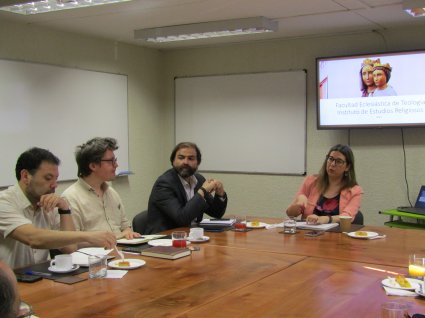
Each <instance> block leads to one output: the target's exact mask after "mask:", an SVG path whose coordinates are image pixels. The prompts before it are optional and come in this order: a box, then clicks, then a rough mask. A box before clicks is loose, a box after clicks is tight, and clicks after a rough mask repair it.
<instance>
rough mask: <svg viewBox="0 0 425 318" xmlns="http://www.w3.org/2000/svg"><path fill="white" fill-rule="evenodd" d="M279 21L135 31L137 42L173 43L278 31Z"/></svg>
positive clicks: (238, 21)
mask: <svg viewBox="0 0 425 318" xmlns="http://www.w3.org/2000/svg"><path fill="white" fill-rule="evenodd" d="M277 27H278V23H277V21H272V20H270V19H267V18H265V17H253V18H243V19H234V20H222V21H211V22H201V23H194V24H181V25H173V26H165V27H159V28H151V29H140V30H136V31H134V38H135V39H136V40H139V39H141V40H145V41H148V42H171V41H184V40H194V39H205V38H213V37H220V36H230V35H241V34H254V33H264V32H275V31H277Z"/></svg>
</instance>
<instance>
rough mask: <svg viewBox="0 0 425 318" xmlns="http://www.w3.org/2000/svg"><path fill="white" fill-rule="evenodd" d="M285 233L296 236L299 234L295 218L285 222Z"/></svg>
mask: <svg viewBox="0 0 425 318" xmlns="http://www.w3.org/2000/svg"><path fill="white" fill-rule="evenodd" d="M283 233H287V234H295V233H297V221H296V220H295V218H293V217H288V218H286V219H284V220H283Z"/></svg>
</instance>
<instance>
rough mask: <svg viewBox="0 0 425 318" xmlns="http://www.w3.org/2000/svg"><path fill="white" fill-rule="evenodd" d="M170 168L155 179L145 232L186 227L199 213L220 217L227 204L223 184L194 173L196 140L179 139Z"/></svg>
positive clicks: (197, 152)
mask: <svg viewBox="0 0 425 318" xmlns="http://www.w3.org/2000/svg"><path fill="white" fill-rule="evenodd" d="M170 161H171V164H172V166H173V168H171V169H169V170H167V171H166V172H165V173H164V174H163V175H161V176H160V177H159V178H158V179H157V180H156V182H155V184H154V186H153V188H152V192H151V195H150V197H149V204H148V221H147V226H146V233H148V234H152V233H158V232H161V231H165V230H169V229H173V228H177V227H188V226H190V225H191V223H192V222H193V221H195V222H199V221H200V220H202V217H203V214H204V213H207V214H208V215H210V216H212V217H214V218H221V217H222V216H223V215H224V213H225V211H226V207H227V195H226V192H225V191H224V187H223V184H222V183H221V182H220V181H219V180H216V179H209V180H206V179H205V178H204V177H203V176H202V175H200V174H199V173H196V171H197V169H198V166H199V164H200V163H201V152H200V150H199V148H198V147H197V146H196V144H194V143H191V142H182V143H179V144H178V145H177V146H176V147H175V148H174V150H173V152H172V153H171V156H170Z"/></svg>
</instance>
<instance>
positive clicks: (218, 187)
mask: <svg viewBox="0 0 425 318" xmlns="http://www.w3.org/2000/svg"><path fill="white" fill-rule="evenodd" d="M211 180H212V181H213V182H214V184H215V187H214V188H215V193H216V194H218V195H219V196H221V197H222V196H223V195H224V186H223V183H221V181H219V180H217V179H211Z"/></svg>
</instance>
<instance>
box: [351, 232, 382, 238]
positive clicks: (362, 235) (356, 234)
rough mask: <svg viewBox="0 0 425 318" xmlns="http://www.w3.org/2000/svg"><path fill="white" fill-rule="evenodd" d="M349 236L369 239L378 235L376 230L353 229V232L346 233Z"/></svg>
mask: <svg viewBox="0 0 425 318" xmlns="http://www.w3.org/2000/svg"><path fill="white" fill-rule="evenodd" d="M347 235H348V236H349V237H352V238H357V239H366V240H367V239H370V238H374V237H376V236H379V234H378V233H376V232H369V231H355V232H349V233H347Z"/></svg>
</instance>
